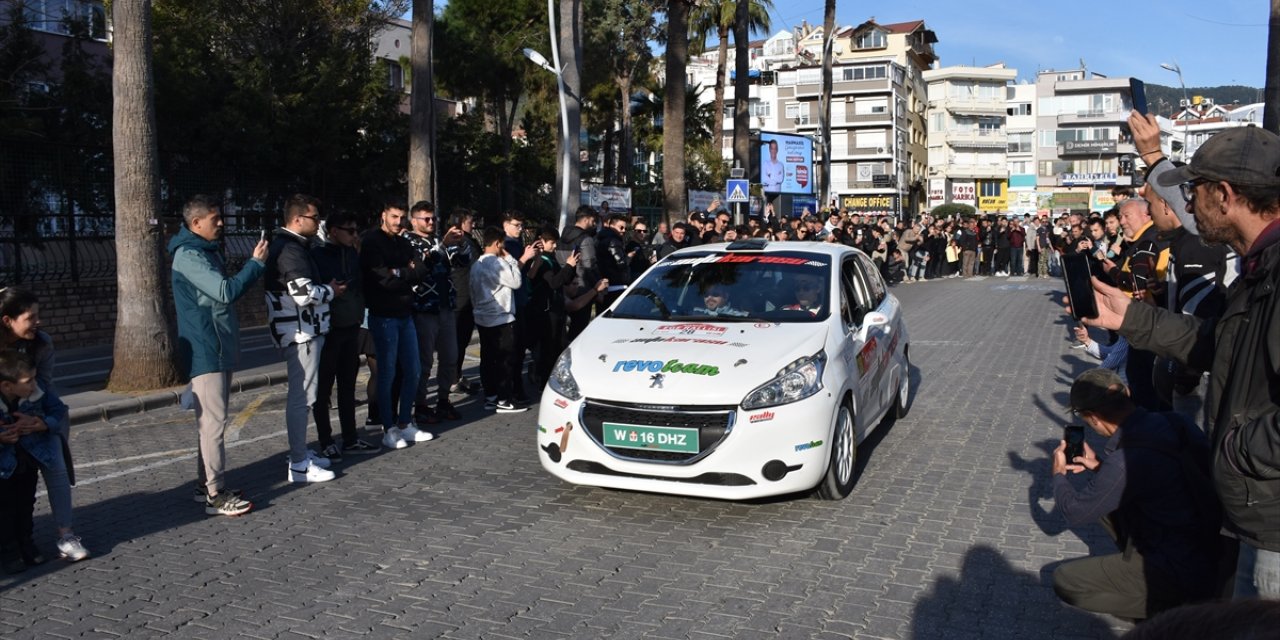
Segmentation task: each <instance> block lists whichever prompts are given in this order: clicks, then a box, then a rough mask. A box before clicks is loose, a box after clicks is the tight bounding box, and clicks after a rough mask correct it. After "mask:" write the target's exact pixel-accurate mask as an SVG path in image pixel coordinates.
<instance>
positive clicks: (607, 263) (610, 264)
mask: <svg viewBox="0 0 1280 640" xmlns="http://www.w3.org/2000/svg"><path fill="white" fill-rule="evenodd" d="M626 233H627V217H626V216H623V215H618V214H614V215H612V216H609V219H608V220H605V223H604V226H603V227H601V228H600V233H598V234H596V257H597V258H599V260H600V277H602V278H604V279H606V280H608V281H609V284H612V285H626V284H627V283H629V282H631V270H630V265H629V264H628V261H627V252H626V245H625V243H624V241H623V239H622V238H623V236H624V235H625V234H626ZM619 295H621V291H614V292H612V293H608V294H606V295H605V298H604V301H603V302H602V303H600V304H601V307H600V310H603V309H604V308H606V307H608V306H609V305H611V304H613V301H614V300H616V299H617V298H618V296H619Z"/></svg>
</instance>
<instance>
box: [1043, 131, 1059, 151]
mask: <svg viewBox="0 0 1280 640" xmlns="http://www.w3.org/2000/svg"><path fill="white" fill-rule="evenodd" d="M1040 146H1041V147H1056V146H1058V141H1057V140H1056V139H1054V131H1053V130H1050V129H1045V130H1043V131H1041V132H1040Z"/></svg>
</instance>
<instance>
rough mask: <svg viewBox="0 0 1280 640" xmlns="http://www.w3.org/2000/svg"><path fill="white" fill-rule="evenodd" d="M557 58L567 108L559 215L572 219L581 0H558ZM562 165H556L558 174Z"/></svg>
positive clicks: (577, 182) (578, 198) (578, 151)
mask: <svg viewBox="0 0 1280 640" xmlns="http://www.w3.org/2000/svg"><path fill="white" fill-rule="evenodd" d="M556 26H557V27H559V29H558V31H559V32H560V62H561V63H562V64H563V65H564V70H563V71H561V76H562V77H563V78H564V91H565V108H566V110H567V111H568V112H569V134H568V135H567V136H565V137H566V138H567V139H568V142H569V149H568V154H569V210H568V211H564V212H561V213H560V215H561V216H562V217H563V218H564V219H565V220H567V221H569V222H572V221H573V212H574V211H576V210H577V208H578V205H580V204H582V178H581V173H582V0H560V20H559V24H558V25H556ZM561 171H563V169H562V168H560V167H557V168H556V177H557V178H561V176H560V172H561Z"/></svg>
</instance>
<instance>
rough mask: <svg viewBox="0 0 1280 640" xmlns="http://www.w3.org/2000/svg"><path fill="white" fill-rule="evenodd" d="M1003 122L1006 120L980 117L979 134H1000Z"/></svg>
mask: <svg viewBox="0 0 1280 640" xmlns="http://www.w3.org/2000/svg"><path fill="white" fill-rule="evenodd" d="M1003 124H1004V122H1003V121H1002V120H1001V119H1000V118H978V135H980V136H995V135H1000V130H1001V126H1002V125H1003Z"/></svg>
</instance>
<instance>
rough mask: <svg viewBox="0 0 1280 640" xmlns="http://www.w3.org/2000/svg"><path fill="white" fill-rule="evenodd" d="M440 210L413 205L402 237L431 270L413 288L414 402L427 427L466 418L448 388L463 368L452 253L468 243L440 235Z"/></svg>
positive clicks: (457, 232)
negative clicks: (417, 367) (431, 388)
mask: <svg viewBox="0 0 1280 640" xmlns="http://www.w3.org/2000/svg"><path fill="white" fill-rule="evenodd" d="M436 220H437V218H436V208H435V205H433V204H431V203H430V202H428V201H426V200H422V201H419V202H416V203H414V205H413V208H412V209H410V210H409V222H410V227H409V229H407V230H405V231H404V233H403V235H404V237H405V238H407V239H408V240H409V244H410V245H412V246H413V250H414V252H415V255H414V259H415V260H417V261H420V262H422V263H423V265H425V267H426V269H427V270H428V274H429V275H428V276H427V277H426V278H424V279H423V280H422V282H419V283H418V284H416V285H414V287H413V294H414V300H413V324H414V328H415V329H416V330H417V333H418V354H419V358H418V360H419V362H420V363H421V365H422V368H421V375H419V376H418V392H417V395H416V397H415V400H414V404H415V405H416V406H415V412H414V417H415V418H416V419H418V420H421V421H422V422H425V423H427V424H433V423H436V422H439V421H440V420H441V419H444V420H457V419H459V418H460V417H461V416H460V415H459V414H458V411H457V410H456V409H454V408H453V404H452V403H451V402H449V387H451V386H452V385H453V382H454V379H453V378H454V373H455V372H456V371H457V368H458V338H457V327H456V322H455V321H456V316H455V315H454V309H455V308H456V307H457V306H458V296H457V292H456V291H454V288H453V278H452V274H451V269H452V267H451V264H452V260H451V256H450V254H451V253H457V252H458V251H459V250H460V248H461V246H462V242H463V238H462V231H460V230H457V229H453V230H450V231H449V232H448V233H446V234H445V236H444V239H443V240H441V239H440V238H439V237H438V236H437V235H436ZM437 357H439V359H440V364H439V366H438V367H436V406H435V409H434V410H433V409H432V408H431V404H430V403H429V402H428V401H427V387H428V383H429V382H430V378H431V367H432V365H433V364H435V360H436V358H437Z"/></svg>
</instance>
